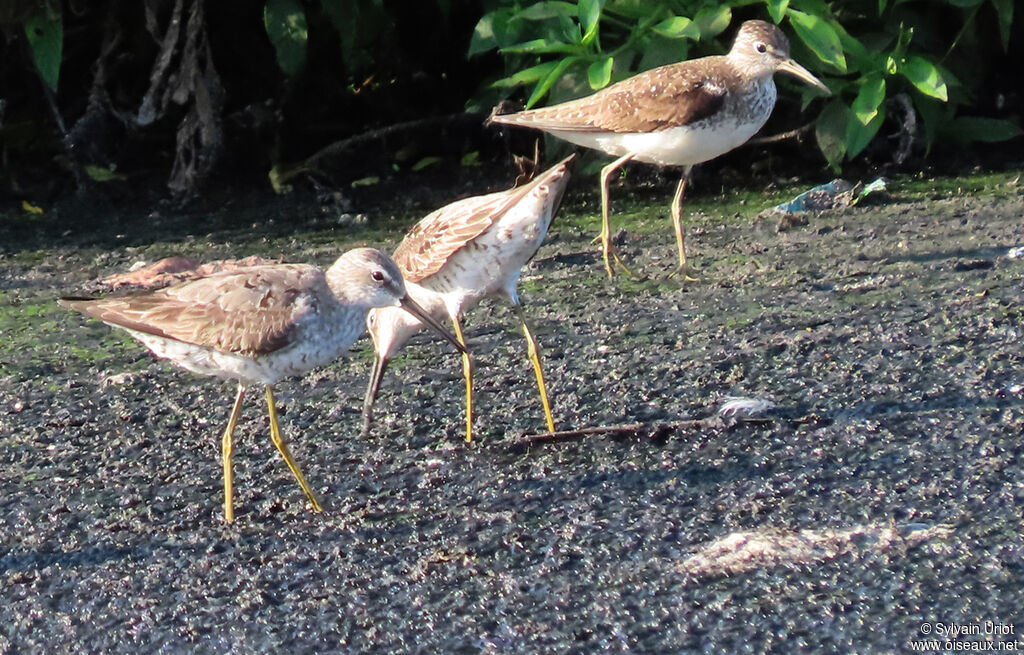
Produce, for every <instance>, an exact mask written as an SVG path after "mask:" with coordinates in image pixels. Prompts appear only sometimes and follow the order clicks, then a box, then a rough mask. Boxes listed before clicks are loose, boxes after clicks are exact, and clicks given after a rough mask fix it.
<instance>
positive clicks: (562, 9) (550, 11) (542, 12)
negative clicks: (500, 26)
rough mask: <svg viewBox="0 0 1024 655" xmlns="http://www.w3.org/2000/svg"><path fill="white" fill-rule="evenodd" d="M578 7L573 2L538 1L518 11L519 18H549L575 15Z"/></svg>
mask: <svg viewBox="0 0 1024 655" xmlns="http://www.w3.org/2000/svg"><path fill="white" fill-rule="evenodd" d="M575 15H576V7H575V6H574V5H573V4H572V3H571V2H555V1H554V0H550V1H548V2H538V3H537V4H534V5H530V6H529V7H527V8H526V9H524V10H522V11H520V12H518V13H516V16H517V17H519V18H524V19H526V20H548V19H549V18H557V17H558V16H575Z"/></svg>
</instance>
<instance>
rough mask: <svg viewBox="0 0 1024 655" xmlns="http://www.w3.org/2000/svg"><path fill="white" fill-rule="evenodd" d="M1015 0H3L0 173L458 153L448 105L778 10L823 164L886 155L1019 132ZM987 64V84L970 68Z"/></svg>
mask: <svg viewBox="0 0 1024 655" xmlns="http://www.w3.org/2000/svg"><path fill="white" fill-rule="evenodd" d="M1015 9H1016V3H1015V2H1014V0H835V1H834V2H825V0H724V1H722V2H710V1H708V0H572V1H563V0H540V1H530V0H434V1H427V2H413V3H403V2H385V1H384V0H260V1H259V2H255V3H241V4H237V3H217V2H209V1H208V0H135V1H128V0H96V1H95V2H87V3H72V2H69V0H3V2H0V167H2V171H3V176H2V178H0V179H2V181H0V190H2V192H4V193H9V194H11V195H12V197H13V198H14V200H15V201H14V202H13V203H12V204H11V205H10V206H11V207H19V206H20V207H21V208H22V210H23V211H24V212H32V213H38V212H41V211H44V210H45V206H44V205H45V203H42V202H41V200H42V199H43V198H45V197H51V196H55V195H61V194H62V193H65V192H67V191H68V190H69V187H70V188H71V189H75V190H81V189H82V188H83V187H88V186H92V187H97V186H99V185H102V186H103V187H104V188H105V189H120V190H122V191H124V192H126V193H138V191H139V189H140V188H147V189H148V188H150V187H140V185H138V184H137V182H138V181H139V180H140V178H143V179H146V180H151V181H152V182H156V183H159V182H161V181H162V183H163V184H164V187H165V188H166V189H169V190H170V191H171V192H172V194H173V195H175V196H177V197H179V198H182V199H188V198H192V197H195V196H197V195H199V194H201V193H202V192H203V191H204V190H205V189H207V188H209V187H210V181H211V178H213V177H214V176H216V175H229V176H231V181H236V182H237V181H243V182H254V183H258V184H261V185H267V184H268V179H269V181H270V182H271V183H273V184H276V187H275V188H279V189H281V190H286V189H288V188H290V186H291V185H292V184H293V183H294V181H296V180H299V181H304V180H309V179H311V178H312V179H316V180H319V181H322V180H323V179H326V178H328V177H342V178H344V179H345V180H346V182H348V181H351V180H357V181H360V180H362V181H370V180H377V179H380V177H381V176H385V175H389V174H391V173H392V172H394V171H396V170H397V171H406V172H410V173H417V172H420V171H424V170H427V169H432V170H436V169H439V168H440V167H441V166H440V162H443V161H447V162H449V163H454V164H455V165H458V163H459V162H460V161H461V162H463V163H464V165H473V164H475V163H477V162H478V161H486V159H487V158H488V157H493V156H496V154H497V150H498V149H502V148H503V146H502V144H500V143H498V142H497V141H494V142H493V143H492V142H489V141H488V139H489V138H490V137H489V136H487V134H486V133H485V131H484V130H483V128H482V127H480V126H481V121H480V118H479V117H477V116H475V115H471V114H467V113H462V112H463V111H464V110H467V109H468V110H469V111H470V112H476V113H484V114H485V113H488V112H490V110H491V109H492V107H493V106H494V104H495V103H496V102H498V101H499V100H501V99H502V98H504V97H507V96H510V95H513V94H519V93H523V95H524V99H525V100H526V101H527V104H528V105H530V106H534V105H537V104H538V103H542V102H543V103H555V102H560V101H562V100H566V99H569V98H571V97H577V96H580V95H583V94H586V93H592V92H593V91H594V90H597V89H601V88H604V87H606V86H608V85H609V84H613V83H615V82H616V81H618V80H621V79H624V78H625V77H627V76H629V75H631V74H634V73H635V72H637V71H640V70H646V69H649V68H653V67H656V66H659V65H663V64H669V63H675V62H678V61H682V60H685V59H689V58H693V57H698V56H703V55H707V54H713V53H722V52H724V51H725V50H726V49H727V48H728V45H729V44H728V38H729V37H730V35H731V34H732V33H733V31H734V30H735V28H736V27H737V26H738V25H739V23H740V22H742V21H743V20H747V19H751V18H761V19H765V20H771V21H774V22H776V23H778V24H780V25H781V26H782V28H783V30H784V31H785V32H786V33H787V34H789V36H790V39H791V42H792V46H793V54H794V56H795V58H796V59H797V60H798V61H800V62H801V63H802V64H803V65H805V66H807V67H808V68H810V69H811V70H812V71H814V72H815V73H816V74H817V75H818V76H819V77H821V78H822V79H823V80H824V81H825V82H826V83H827V84H828V85H829V87H830V88H831V89H832V91H833V92H834V95H833V97H832V98H830V99H824V98H821V97H820V96H817V95H816V94H815V93H814V92H813V91H812V90H810V89H807V88H804V87H803V86H802V85H800V84H799V83H795V82H793V81H790V80H786V79H785V78H780V84H781V85H782V87H783V93H784V94H786V95H787V96H788V97H789V98H790V99H791V100H793V101H799V102H800V103H801V106H802V107H803V109H805V110H807V111H808V112H809V113H808V115H807V117H806V118H805V121H804V122H805V125H804V127H805V128H807V129H808V130H813V131H814V132H815V134H816V136H817V143H818V146H819V147H820V149H821V151H822V153H824V156H825V157H826V158H827V160H828V161H829V163H830V164H831V165H832V166H833V167H834V168H839V167H840V166H842V165H843V163H844V162H848V161H849V160H851V159H854V158H856V157H859V156H862V153H864V152H865V151H868V152H871V150H872V148H871V144H872V143H874V144H879V143H881V138H880V137H879V135H883V134H884V135H889V134H892V133H893V132H895V133H897V134H898V135H899V137H900V143H899V145H898V147H897V148H896V150H897V155H898V156H897V159H898V160H899V158H900V157H903V158H905V157H906V156H907V153H909V151H910V149H911V146H913V145H917V150H915V153H916V154H927V148H929V147H930V146H931V145H932V144H933V143H936V142H939V141H940V140H941V141H943V142H949V143H953V144H961V143H975V142H989V141H999V140H1003V139H1007V138H1010V137H1013V136H1015V135H1017V134H1019V132H1020V130H1019V128H1018V127H1017V125H1016V124H1015V123H1014V122H1013V120H1014V119H1015V118H1016V117H1017V115H1018V114H1019V113H1020V111H1021V100H1020V96H1019V94H1016V83H1015V82H1014V81H1013V79H1011V76H1009V75H1007V74H1005V73H1004V72H1002V71H1003V69H1007V68H1010V67H1011V66H1010V64H1012V63H1015V62H1017V61H1018V59H1019V55H1020V53H1021V52H1024V50H1022V49H1021V43H1020V42H1021V41H1022V36H1021V35H1022V30H1021V29H1020V24H1021V21H1020V20H1019V12H1017V15H1016V16H1015V11H1014V10H1015ZM1014 18H1017V19H1018V20H1016V21H1015V20H1014ZM1008 48H1010V49H1011V50H1009V51H1008ZM467 52H468V54H469V55H470V56H469V57H466V53H467ZM994 76H995V77H999V76H1001V77H1000V79H999V85H998V87H997V88H994V89H992V88H986V89H983V88H981V85H983V84H986V81H988V80H991V79H992V78H993V77H994ZM1000 94H1001V97H1002V99H1003V100H1005V101H1006V102H1005V103H1004V104H1003V105H1000V104H998V103H997V102H996V101H995V100H994V98H997V97H1000ZM1015 94H1016V95H1015ZM467 99H468V100H467ZM1004 105H1005V106H1004ZM459 121H461V122H459ZM456 123H457V124H456ZM470 125H472V130H475V131H471V129H470V127H469V126H470ZM883 125H884V126H886V127H885V128H883ZM794 126H795V125H794ZM393 128H394V129H393ZM918 137H920V138H918ZM338 144H340V145H338ZM335 146H337V147H335ZM487 147H491V148H492V150H491V152H488V151H487V150H486V148H487ZM874 149H877V145H876V147H875V148H874ZM502 152H503V150H502ZM327 159H330V160H331V161H330V163H329V165H328V164H327V163H325V161H326V160H327ZM876 159H877V157H876ZM900 161H902V160H900ZM161 178H162V179H161ZM22 201H24V202H25V203H26V204H24V205H22V204H21V203H22Z"/></svg>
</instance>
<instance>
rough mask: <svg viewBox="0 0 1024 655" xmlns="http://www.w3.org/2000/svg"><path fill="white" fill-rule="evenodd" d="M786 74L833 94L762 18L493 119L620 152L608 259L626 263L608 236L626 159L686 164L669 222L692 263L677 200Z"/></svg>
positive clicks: (756, 123)
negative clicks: (643, 67) (668, 60)
mask: <svg viewBox="0 0 1024 655" xmlns="http://www.w3.org/2000/svg"><path fill="white" fill-rule="evenodd" d="M779 71H781V72H784V73H789V74H791V75H795V76H796V77H798V78H800V79H801V80H803V81H805V82H807V83H808V84H810V85H811V86H814V87H816V88H818V89H820V90H822V91H823V92H825V93H826V94H830V93H831V92H830V91H829V89H828V87H827V86H825V85H824V84H823V83H822V82H821V81H820V80H819V79H818V78H816V77H815V76H814V75H812V74H811V73H810V72H809V71H808V70H807V69H806V68H804V67H803V66H801V65H800V64H798V63H796V62H795V61H793V59H791V58H790V56H789V41H788V40H787V39H786V36H785V35H784V34H783V33H782V31H781V30H780V29H779V28H778V27H776V26H774V25H772V24H770V23H766V22H764V21H759V20H751V21H747V22H745V23H743V25H742V26H740V30H739V33H738V34H737V35H736V41H735V42H734V43H733V46H732V49H731V50H730V51H729V54H727V55H724V56H715V57H702V58H700V59H693V60H690V61H684V62H681V63H678V64H670V65H668V66H662V67H660V68H654V69H652V70H649V71H645V72H643V73H640V74H638V75H634V76H633V77H630V78H628V79H625V80H623V81H621V82H619V83H617V84H613V85H612V86H610V87H608V88H606V89H603V90H601V91H598V92H597V93H595V94H593V95H591V96H588V97H586V98H580V99H579V100H573V101H570V102H565V103H562V104H560V105H554V106H551V107H544V108H542V109H534V110H531V111H524V112H519V113H517V114H508V115H505V116H493V117H492V118H491V120H492V121H494V122H496V123H505V124H508V125H517V126H521V127H532V128H536V129H539V130H543V131H545V132H548V133H549V134H552V135H554V136H556V137H558V138H560V139H565V140H566V141H569V142H570V143H575V144H577V145H581V146H585V147H587V148H594V149H596V150H601V151H603V152H605V153H607V154H609V155H612V156H614V157H617V158H618V159H616V160H615V161H613V162H612V163H610V164H608V165H607V166H605V167H604V168H603V169H602V170H601V234H600V235H599V237H598V238H600V239H601V244H602V249H603V253H604V266H605V269H606V270H607V271H608V276H609V277H611V276H612V275H613V274H614V270H613V268H612V263H611V260H612V259H614V260H615V262H616V263H617V264H618V265H619V266H622V268H623V270H626V271H627V272H628V269H626V267H625V266H624V265H623V264H622V261H621V260H620V259H619V257H618V255H616V254H615V251H614V249H613V247H612V243H611V230H610V227H609V224H608V180H609V178H610V176H611V174H612V173H613V172H614V171H615V170H616V169H618V168H619V167H620V166H622V165H623V164H625V163H626V162H628V161H640V162H646V163H649V164H658V165H659V166H682V167H683V175H682V178H681V179H680V180H679V185H678V186H677V187H676V192H675V196H674V197H673V199H672V222H673V224H674V225H675V231H676V243H677V245H678V249H679V269H678V270H679V271H683V272H684V271H685V267H686V245H685V241H684V237H683V229H682V226H681V224H680V205H681V203H682V199H683V193H684V192H685V190H686V179H687V176H688V175H689V172H690V169H691V168H692V167H693V166H694V165H695V164H699V163H701V162H705V161H708V160H710V159H714V158H715V157H718V156H719V155H722V154H724V153H726V152H729V151H730V150H732V149H733V148H735V147H737V146H739V145H741V144H742V143H744V142H746V141H747V139H749V138H750V137H752V136H753V135H754V134H755V133H756V132H757V131H758V130H759V129H761V126H762V125H764V123H765V121H767V120H768V116H769V114H771V112H772V108H773V107H774V106H775V97H776V90H775V82H774V80H773V79H772V76H773V75H774V74H775V73H776V72H779Z"/></svg>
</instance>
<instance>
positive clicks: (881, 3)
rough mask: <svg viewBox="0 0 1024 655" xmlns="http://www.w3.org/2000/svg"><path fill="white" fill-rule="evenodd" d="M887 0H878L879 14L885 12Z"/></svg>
mask: <svg viewBox="0 0 1024 655" xmlns="http://www.w3.org/2000/svg"><path fill="white" fill-rule="evenodd" d="M886 4H887V3H886V0H878V15H879V16H881V15H882V14H884V13H885V6H886Z"/></svg>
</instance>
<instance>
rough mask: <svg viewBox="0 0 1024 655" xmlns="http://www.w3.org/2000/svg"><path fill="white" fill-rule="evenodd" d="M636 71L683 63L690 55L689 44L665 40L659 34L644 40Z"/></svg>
mask: <svg viewBox="0 0 1024 655" xmlns="http://www.w3.org/2000/svg"><path fill="white" fill-rule="evenodd" d="M644 41H645V43H644V46H643V49H642V52H643V54H642V55H641V56H640V62H639V63H637V64H636V69H637V70H641V71H645V70H650V69H652V68H657V67H658V66H664V65H665V64H675V63H678V62H680V61H685V60H686V59H687V57H689V55H690V42H689V41H687V40H685V39H666V38H665V37H663V36H661V35H660V34H650V35H649V36H648V38H646V39H645V40H644Z"/></svg>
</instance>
